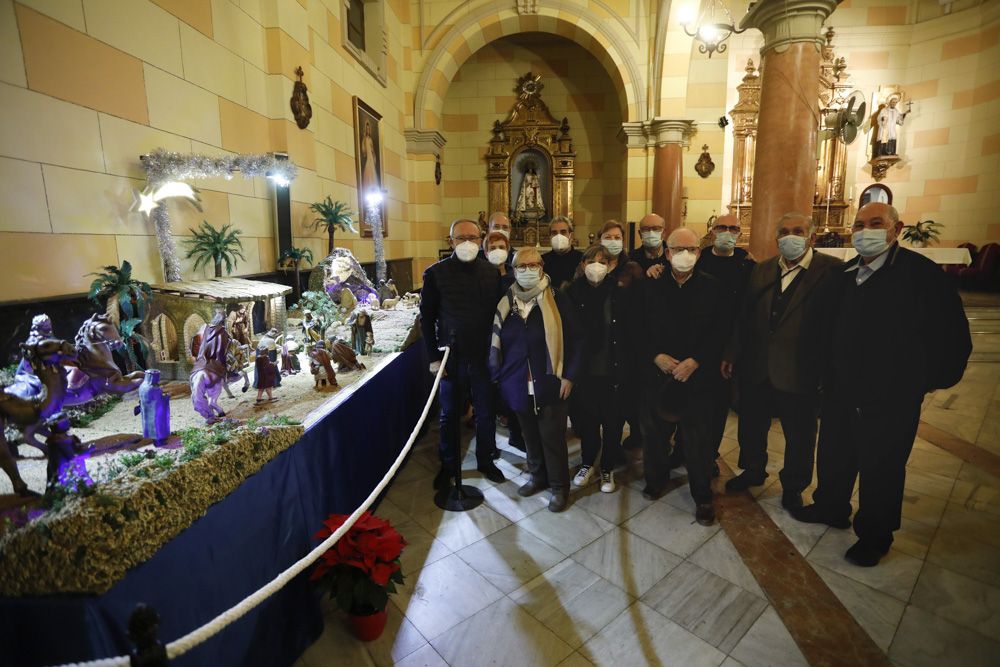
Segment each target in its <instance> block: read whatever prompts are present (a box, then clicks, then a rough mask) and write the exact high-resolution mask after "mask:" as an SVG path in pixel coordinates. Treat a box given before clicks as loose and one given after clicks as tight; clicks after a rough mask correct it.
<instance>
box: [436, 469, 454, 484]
mask: <svg viewBox="0 0 1000 667" xmlns="http://www.w3.org/2000/svg"><path fill="white" fill-rule="evenodd" d="M454 477H455V476H454V475H453V474H452V472H451V471H450V470H448V469H447V468H445V467H444V466H442V467H441V470H439V471H438V474H437V475H435V476H434V489H435V490H441V489H443V488H445V487H446V486H449V485H450V484H451V483H452V479H453V478H454Z"/></svg>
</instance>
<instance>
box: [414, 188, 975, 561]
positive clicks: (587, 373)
mask: <svg viewBox="0 0 1000 667" xmlns="http://www.w3.org/2000/svg"><path fill="white" fill-rule="evenodd" d="M901 227H902V223H901V222H900V221H899V216H898V213H897V212H896V210H895V209H893V208H892V207H891V206H889V205H887V204H882V203H872V204H868V205H866V206H863V207H862V208H861V209H860V210H859V211H858V213H857V216H856V218H855V221H854V226H853V234H852V242H853V245H854V247H855V249H856V250H857V252H858V257H857V258H856V259H854V260H852V261H851V262H848V263H846V264H845V263H843V262H841V261H839V260H837V259H836V258H834V257H832V256H829V255H825V254H821V253H819V252H816V251H814V250H813V245H814V243H815V240H816V229H815V224H814V222H813V220H812V219H811V218H810V217H809V216H808V215H805V214H799V213H789V214H787V215H785V216H783V217H782V218H781V220H780V221H779V222H778V224H777V233H776V243H777V248H778V251H779V252H778V254H777V255H776V256H775V257H772V258H769V259H766V260H763V261H760V262H755V261H754V259H753V258H752V257H751V256H750V255H749V254H748V253H747V252H746V251H745V250H743V249H742V248H739V247H737V244H738V241H739V239H740V236H741V233H742V229H741V228H740V223H739V221H738V220H737V218H736V217H735V216H731V215H724V216H720V217H719V218H717V219H716V220H715V221H714V223H713V225H712V227H711V230H710V234H709V238H708V240H710V245H708V246H706V247H702V246H703V244H702V242H701V241H702V239H701V238H700V236H699V235H698V234H695V233H694V232H693V231H692V230H691V229H689V228H686V227H680V228H678V229H674V230H673V231H671V232H669V234H668V235H666V238H664V235H665V234H666V231H667V230H666V229H665V224H664V220H663V218H661V217H660V216H658V215H655V214H650V215H647V216H645V217H644V218H642V220H641V221H640V222H639V234H640V238H641V246H640V247H638V248H636V249H635V250H633V251H632V252H631V253H625V251H624V244H625V238H626V236H625V234H626V231H625V228H624V226H623V225H622V224H621V223H619V222H617V221H615V220H609V221H608V222H606V223H605V224H604V226H603V227H602V228H601V230H600V234H599V241H598V243H596V244H595V245H592V246H591V247H589V248H587V249H586V250H584V251H579V250H576V249H574V248H573V224H572V222H571V221H570V220H568V219H566V218H560V217H557V218H554V219H553V220H552V222H551V224H550V225H549V237H550V246H551V250H550V251H549V252H547V253H545V254H544V255H542V254H541V253H540V252H539V251H538V250H537V249H536V248H531V247H528V248H522V249H520V250H518V251H517V252H513V253H512V250H513V248H512V246H511V241H510V232H511V226H510V222H509V220H508V219H507V217H506V216H504V215H503V214H500V213H494V214H493V215H492V216H491V217H490V219H489V226H488V230H487V231H486V233H485V236H484V234H483V233H482V231H481V229H480V228H479V226H478V225H477V224H476V222H474V221H471V220H456V221H455V222H454V223H452V225H451V229H450V240H451V245H452V247H453V249H454V252H453V254H452V255H451V256H450V257H448V258H446V259H444V260H441V261H439V262H437V263H436V264H434V265H432V266H431V267H429V268H428V269H427V270H426V272H425V273H424V278H423V292H422V300H421V326H422V330H423V335H424V339H425V341H426V345H427V350H428V353H429V355H430V358H431V364H430V370H431V372H434V373H437V372H438V370H439V369H440V364H441V360H442V358H443V349H444V348H445V347H446V346H447V347H450V349H451V352H450V355H449V357H448V361H447V366H446V368H445V370H444V374H443V376H442V379H441V384H440V396H439V399H440V408H441V416H440V424H441V440H440V445H439V455H440V460H441V470H440V472H439V473H438V475H437V476H436V477H435V479H434V486H435V488H438V489H441V488H444V487H445V486H447V485H449V484H450V483H451V482H452V480H454V479H457V478H458V477H459V469H460V461H461V456H460V453H459V439H460V438H459V436H460V420H461V418H462V416H463V415H464V414H465V413H466V409H467V406H468V402H469V399H470V398H471V403H472V407H473V410H474V413H475V425H476V447H475V449H476V460H477V468H478V470H479V471H480V472H481V473H482V474H483V475H484V476H485V477H487V478H488V479H490V480H492V481H494V482H501V481H503V480H504V475H503V473H502V471H501V470H500V469H499V468H498V467H497V466H496V465H495V463H494V460H495V459H496V458H497V456H498V452H497V447H496V430H495V429H496V415H497V414H501V415H505V416H506V418H507V422H508V425H509V427H510V431H511V437H510V442H511V444H515V445H519V444H521V443H523V445H522V446H523V448H524V450H525V454H526V462H527V469H528V473H529V475H530V478H529V480H528V481H527V482H526V483H525V484H523V485H522V486H521V487H520V488H519V489H518V493H519V494H520V495H521V496H531V495H534V494H536V493H539V492H541V491H543V490H546V489H549V490H550V491H551V496H550V499H549V504H548V507H549V509H550V510H551V511H553V512H559V511H562V510H563V509H565V508H566V507H567V505H568V503H569V491H570V487H571V486H578V487H582V486H586V485H588V484H590V483H592V482H594V481H596V480H599V481H600V490H601V491H602V492H605V493H613V492H615V491H616V489H617V483H616V479H615V473H616V472H617V471H620V470H621V469H622V467H623V465H624V464H625V455H624V449H625V446H634V447H638V448H641V450H642V459H643V471H644V472H643V474H644V477H645V480H644V481H645V488H644V489H643V492H642V493H643V495H644V496H645V497H646V498H649V499H655V498H658V497H660V496H662V495H663V494H664V493H665V492H666V491H667V489H668V481H669V478H670V471H671V470H672V469H674V468H678V467H680V466H684V467H685V468H686V470H687V479H688V484H689V489H690V492H691V495H692V497H693V499H694V502H695V507H696V510H695V519H696V521H697V522H698V523H700V524H703V525H711V524H712V523H714V521H715V510H714V504H713V489H712V478H713V477H714V476H717V475H718V474H719V467H718V465H717V463H716V458H717V457H718V452H719V445H720V443H721V441H722V438H723V432H724V430H725V425H726V419H727V417H728V414H729V410H730V407H735V408H736V409H737V412H738V415H739V424H738V435H737V437H738V441H739V467H740V468H741V472H740V474H739V475H737V476H735V477H733V478H731V479H729V480H728V481H727V482H726V484H725V489H726V491H727V492H732V493H735V492H740V491H745V490H746V489H749V488H750V487H753V486H759V485H762V484H763V483H764V481H765V479H766V478H767V476H768V473H767V468H766V466H767V445H768V432H769V430H770V427H771V423H772V419H773V417H778V418H779V420H780V422H781V427H782V431H783V434H784V439H785V448H784V465H783V468H782V470H781V472H780V475H779V478H780V481H781V487H782V501H781V502H782V505H783V506H784V508H785V509H786V510H787V511H788V512H790V513H791V514H792V516H794V517H795V518H796V519H798V520H800V521H804V522H809V523H823V524H828V525H830V526H834V527H837V528H847V527H849V526H850V525H851V514H852V505H851V498H852V496H853V495H854V487H855V482H856V481H857V480H858V478H859V477H860V494H859V501H858V511H857V512H856V513H854V520H853V525H854V529H855V532H856V534H857V536H858V541H857V543H856V544H855V545H854V546H852V547H851V548H850V549H849V550H848V551H847V553H846V554H845V557H846V558H847V559H848V560H849V561H851V562H852V563H854V564H856V565H859V566H873V565H876V564H877V563H878V562H879V560H880V559H881V557H882V556H883V555H884V554H885V553H886V552H887V551H888V549H889V546H890V544H891V543H892V539H893V538H892V534H893V531H895V530H896V529H898V528H899V525H900V514H901V510H902V497H903V484H904V479H905V466H906V462H907V459H908V457H909V453H910V450H911V448H912V446H913V440H914V438H915V435H916V429H917V424H918V422H919V416H920V406H921V402H922V400H923V397H924V395H925V393H927V392H929V391H932V390H934V389H938V388H943V387H948V386H951V385H953V384H955V383H957V382H958V381H959V380H960V379H961V376H962V374H963V372H964V369H965V365H966V363H967V361H968V357H969V354H970V353H971V337H970V334H969V326H968V320H967V319H966V318H965V313H964V310H963V308H962V303H961V300H960V298H959V295H958V293H957V291H956V289H955V288H954V287H953V286H952V284H951V283H950V282H949V280H948V278H947V276H946V274H945V273H944V272H942V271H941V270H940V268H939V267H937V266H936V265H935V264H934V263H933V262H931V261H930V260H928V259H926V258H924V257H922V256H921V255H919V254H917V253H914V252H912V251H910V250H907V249H905V248H902V247H901V246H900V245H899V244H898V243H897V235H898V234H899V231H900V229H901ZM567 422H571V423H572V425H573V428H574V431H575V432H576V433H577V434H578V435H579V437H580V441H581V450H582V464H581V466H580V468H579V469H578V470H577V471H576V473H575V476H573V477H572V478H571V476H570V470H569V455H568V447H567V442H566V429H567ZM626 424H627V425H628V427H629V432H630V435H629V437H628V438H627V439H626V440H625V441H624V443H623V440H622V437H623V434H624V432H625V425H626ZM817 432H818V435H819V442H818V447H817ZM817 452H818V453H817ZM814 462H816V463H817V465H816V471H817V488H816V490H815V492H814V494H813V502H812V504H809V505H804V504H803V501H802V493H803V492H804V491H805V490H806V488H807V487H809V486H810V485H811V483H812V480H813V468H814Z"/></svg>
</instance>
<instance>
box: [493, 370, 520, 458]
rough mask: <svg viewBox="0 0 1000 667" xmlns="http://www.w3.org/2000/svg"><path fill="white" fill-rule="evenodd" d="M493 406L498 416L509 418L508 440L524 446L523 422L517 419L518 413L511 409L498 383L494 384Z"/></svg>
mask: <svg viewBox="0 0 1000 667" xmlns="http://www.w3.org/2000/svg"><path fill="white" fill-rule="evenodd" d="M493 407H494V410H495V411H496V414H497V415H498V416H500V417H505V418H506V419H507V430H508V431H510V438H508V442H509V443H512V444H513V445H519V446H520V447H524V436H523V435H521V422H519V421H518V419H517V413H516V412H514V411H513V410H511V409H510V406H508V405H507V401H505V400H503V395H502V394H501V393H500V387H499V386H498V385H496V384H494V385H493Z"/></svg>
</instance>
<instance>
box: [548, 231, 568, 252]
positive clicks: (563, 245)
mask: <svg viewBox="0 0 1000 667" xmlns="http://www.w3.org/2000/svg"><path fill="white" fill-rule="evenodd" d="M549 245H551V246H552V249H553V250H555V251H556V252H562V251H563V250H567V249H569V237H568V236H563V235H562V234H556V235H555V236H553V237H552V238H551V239H549Z"/></svg>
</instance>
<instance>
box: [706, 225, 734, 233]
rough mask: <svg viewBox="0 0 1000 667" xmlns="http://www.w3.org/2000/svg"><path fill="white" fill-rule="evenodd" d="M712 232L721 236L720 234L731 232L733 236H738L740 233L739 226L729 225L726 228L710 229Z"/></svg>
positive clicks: (716, 227)
mask: <svg viewBox="0 0 1000 667" xmlns="http://www.w3.org/2000/svg"><path fill="white" fill-rule="evenodd" d="M712 231H713V232H717V233H719V234H721V233H722V232H732V233H733V234H739V233H740V226H739V225H729V226H728V227H727V226H726V225H716V226H715V227H712Z"/></svg>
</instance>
